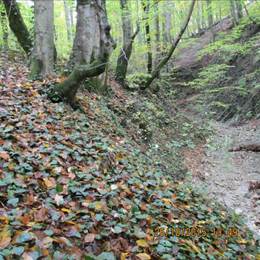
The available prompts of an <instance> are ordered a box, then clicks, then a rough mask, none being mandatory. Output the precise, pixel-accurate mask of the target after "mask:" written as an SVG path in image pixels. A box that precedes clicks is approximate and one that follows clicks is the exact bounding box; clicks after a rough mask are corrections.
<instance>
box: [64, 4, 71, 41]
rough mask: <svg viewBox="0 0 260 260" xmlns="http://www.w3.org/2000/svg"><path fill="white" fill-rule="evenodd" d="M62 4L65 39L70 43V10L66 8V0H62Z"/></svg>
mask: <svg viewBox="0 0 260 260" xmlns="http://www.w3.org/2000/svg"><path fill="white" fill-rule="evenodd" d="M63 4H64V11H65V20H66V28H67V37H68V41H69V42H71V41H72V25H71V17H70V10H69V7H68V3H67V0H63Z"/></svg>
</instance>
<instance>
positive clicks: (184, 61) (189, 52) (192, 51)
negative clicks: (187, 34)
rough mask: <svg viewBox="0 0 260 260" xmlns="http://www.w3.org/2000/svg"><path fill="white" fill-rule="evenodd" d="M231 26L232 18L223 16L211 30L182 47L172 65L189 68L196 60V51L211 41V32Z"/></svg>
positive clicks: (220, 30)
mask: <svg viewBox="0 0 260 260" xmlns="http://www.w3.org/2000/svg"><path fill="white" fill-rule="evenodd" d="M231 27H232V20H231V19H230V18H225V19H223V20H222V21H220V22H219V23H217V24H216V25H215V26H214V27H213V29H212V31H206V32H205V33H204V34H203V35H202V36H201V37H199V38H197V39H196V41H195V42H194V43H193V44H192V45H190V46H188V47H187V48H184V49H182V51H181V53H180V54H179V55H178V57H176V58H175V60H174V66H175V67H176V68H189V67H191V66H192V65H194V64H196V63H197V62H198V60H197V58H198V52H199V51H200V50H201V49H202V48H203V47H205V46H206V45H208V44H209V43H210V42H211V41H212V38H213V35H212V32H214V33H215V34H216V33H218V32H225V31H228V30H229V29H230V28H231Z"/></svg>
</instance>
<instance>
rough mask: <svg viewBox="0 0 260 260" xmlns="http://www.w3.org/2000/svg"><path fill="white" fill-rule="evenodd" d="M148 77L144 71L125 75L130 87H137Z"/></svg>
mask: <svg viewBox="0 0 260 260" xmlns="http://www.w3.org/2000/svg"><path fill="white" fill-rule="evenodd" d="M149 78H150V75H149V74H146V73H135V74H131V75H128V76H127V77H126V79H127V82H128V86H129V88H130V89H139V88H140V87H141V86H143V85H144V84H145V82H146V81H147V80H148V79H149Z"/></svg>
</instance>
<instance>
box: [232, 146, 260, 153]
mask: <svg viewBox="0 0 260 260" xmlns="http://www.w3.org/2000/svg"><path fill="white" fill-rule="evenodd" d="M228 151H229V152H239V151H248V152H256V153H257V152H260V144H241V145H239V146H237V147H235V148H231V149H229V150H228Z"/></svg>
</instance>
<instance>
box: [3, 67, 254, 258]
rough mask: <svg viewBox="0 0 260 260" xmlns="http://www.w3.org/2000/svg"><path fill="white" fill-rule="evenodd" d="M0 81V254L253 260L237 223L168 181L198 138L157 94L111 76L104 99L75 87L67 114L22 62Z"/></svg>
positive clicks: (248, 237)
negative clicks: (131, 89) (76, 106)
mask: <svg viewBox="0 0 260 260" xmlns="http://www.w3.org/2000/svg"><path fill="white" fill-rule="evenodd" d="M6 65H7V64H6V63H5V66H6ZM0 79H1V82H0V94H1V95H0V109H1V110H0V112H1V113H0V115H1V123H0V129H1V131H0V144H1V147H0V198H1V203H0V225H1V229H0V230H1V231H0V249H1V250H0V258H1V259H3V258H4V257H7V258H12V259H13V258H15V257H17V258H21V257H23V258H30V259H31V258H32V259H37V258H40V257H54V258H55V259H71V258H73V259H82V258H84V257H85V259H86V257H88V258H87V259H172V257H176V258H178V259H187V258H196V257H197V258H202V259H203V258H207V257H208V256H209V255H211V256H212V258H213V257H214V258H220V257H225V258H245V257H247V258H248V259H255V255H256V250H257V243H258V242H257V241H255V239H254V238H253V237H252V234H251V233H250V232H249V231H248V229H247V227H246V226H245V225H244V224H243V223H242V222H241V221H240V219H239V218H237V217H236V216H232V215H230V214H229V213H228V212H227V211H226V210H225V209H223V208H222V207H221V206H220V205H218V204H217V203H216V202H214V201H209V200H207V199H206V198H203V197H202V196H201V195H200V194H199V193H198V192H197V191H196V189H195V190H194V189H193V188H192V186H191V185H189V184H186V183H183V182H182V181H180V180H179V181H176V178H177V177H178V173H180V170H181V168H182V167H179V166H178V161H181V160H182V158H181V157H179V154H180V151H179V150H180V148H182V147H185V146H193V145H195V144H196V140H197V139H198V137H199V136H200V135H201V133H199V132H200V131H198V133H197V134H196V131H197V130H198V128H197V127H195V126H193V124H191V122H190V121H188V120H187V119H185V117H183V116H181V115H178V114H177V112H176V111H175V110H170V111H167V110H164V106H163V105H162V104H161V103H157V102H158V100H159V99H158V97H153V95H151V96H148V97H146V96H141V95H139V97H138V94H133V95H132V94H126V93H124V92H123V91H122V90H121V89H120V88H118V86H117V85H116V84H114V83H111V84H112V92H110V94H109V95H110V96H107V97H104V96H101V95H98V94H95V93H90V92H88V91H86V90H84V89H82V92H81V93H80V98H79V102H80V104H81V111H73V110H72V109H71V108H70V107H69V106H67V105H64V104H62V103H58V104H53V103H51V102H50V101H48V100H47V96H46V89H47V88H48V85H49V84H51V83H52V82H51V81H48V80H46V81H44V82H30V81H28V79H27V69H26V68H25V67H23V65H22V64H21V63H10V64H8V69H6V67H5V69H4V70H3V68H2V70H1V75H0ZM53 80H54V81H58V80H60V79H53ZM43 85H45V88H46V89H45V88H43ZM152 97H153V98H154V99H153V98H152ZM166 106H167V107H168V106H169V105H168V104H166ZM131 108H134V110H133V109H131ZM140 112H142V113H140ZM167 113H175V117H170V118H168V117H169V114H168V115H167ZM130 114H132V117H130ZM146 115H148V118H147V117H146ZM171 115H172V114H171ZM123 119H124V120H123ZM146 119H148V120H147V121H145V120H146ZM120 125H121V126H120ZM174 126H175V127H174ZM199 130H200V129H199ZM147 131H148V132H149V131H151V132H152V135H151V133H149V135H148V137H149V142H147ZM167 131H168V132H167ZM153 132H154V133H153ZM167 138H168V139H167ZM160 139H161V140H160ZM159 140H160V141H164V140H165V141H167V143H164V142H162V143H160V142H158V141H159ZM157 142H158V143H157ZM193 142H194V143H193ZM160 144H161V145H160ZM167 145H168V146H167ZM170 151H171V153H169V154H167V153H168V152H170ZM170 158H172V159H171V161H170ZM175 163H176V164H175ZM181 171H182V170H181ZM178 179H180V176H179V177H178ZM173 226H174V228H175V231H174V230H171V231H169V230H168V231H169V232H171V233H164V232H162V231H163V229H164V228H165V227H171V228H172V227H173ZM192 227H193V229H189V228H192ZM159 228H161V230H160V229H159ZM177 228H179V229H177ZM181 228H182V229H181ZM195 228H196V229H195ZM216 229H217V231H218V232H217V233H216V232H215V231H216ZM184 230H185V233H181V232H183V231H184ZM159 231H160V232H159ZM220 231H221V233H219V232H220ZM158 232H159V233H158ZM172 232H173V233H172ZM174 232H177V233H174Z"/></svg>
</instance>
